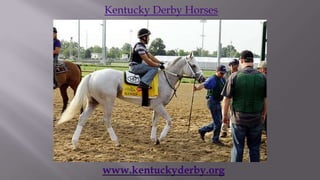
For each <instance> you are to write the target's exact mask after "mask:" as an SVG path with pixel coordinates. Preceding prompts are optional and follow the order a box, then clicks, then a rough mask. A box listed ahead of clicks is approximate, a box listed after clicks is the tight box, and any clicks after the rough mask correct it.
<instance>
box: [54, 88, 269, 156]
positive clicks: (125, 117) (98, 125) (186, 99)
mask: <svg viewBox="0 0 320 180" xmlns="http://www.w3.org/2000/svg"><path fill="white" fill-rule="evenodd" d="M68 94H69V96H71V97H70V99H72V96H73V93H72V91H71V90H70V88H69V90H68ZM191 97H192V84H181V86H180V87H179V89H178V91H177V98H175V97H174V98H173V99H172V101H171V102H170V103H169V105H168V106H167V108H166V109H167V111H168V113H169V114H170V116H171V117H172V126H171V129H170V131H169V133H168V135H167V137H166V138H165V139H164V140H163V141H162V142H161V144H160V145H154V144H153V143H152V142H151V140H150V133H151V116H152V111H150V110H148V109H145V108H142V107H140V106H137V105H133V104H130V103H127V102H124V101H121V100H118V99H117V100H116V103H115V106H114V109H113V116H112V125H113V128H114V130H115V133H116V135H117V136H118V138H119V141H120V143H121V146H120V147H115V146H114V144H113V142H112V141H111V139H110V137H109V134H108V133H107V131H106V128H105V126H104V123H103V121H102V111H101V109H100V108H97V109H96V110H95V111H94V113H93V115H92V116H91V117H90V118H89V120H88V122H87V124H86V125H85V127H84V128H83V131H82V133H81V136H80V140H79V145H78V149H77V150H73V149H72V145H71V138H72V135H73V133H74V130H75V128H76V124H77V119H78V116H76V117H74V119H73V120H71V121H69V122H66V123H64V124H62V125H61V126H59V127H55V123H56V121H57V119H58V118H59V116H60V111H61V108H62V99H61V96H60V92H59V90H55V91H54V115H53V118H54V127H53V160H54V161H60V162H69V161H84V162H229V161H230V150H231V147H232V141H231V137H230V133H229V134H228V137H227V138H220V139H221V141H222V142H223V143H224V144H225V146H217V145H213V144H211V137H212V133H207V134H206V142H202V140H201V139H200V137H199V134H198V129H199V128H200V127H201V126H204V125H207V124H208V123H209V122H210V121H211V117H210V113H209V111H208V109H207V108H206V102H205V99H204V97H205V90H202V91H198V92H196V93H195V97H194V104H193V111H192V119H191V126H190V132H189V133H188V132H187V128H188V119H189V110H190V104H191ZM164 124H165V120H164V119H162V118H160V120H159V123H158V131H157V134H158V135H157V137H158V136H159V134H160V132H161V131H162V128H163V127H164ZM262 139H263V144H262V147H261V159H262V161H266V160H267V152H266V151H267V150H266V146H267V145H266V143H267V140H266V137H265V135H263V137H262ZM244 161H245V162H246V161H248V151H247V149H245V154H244Z"/></svg>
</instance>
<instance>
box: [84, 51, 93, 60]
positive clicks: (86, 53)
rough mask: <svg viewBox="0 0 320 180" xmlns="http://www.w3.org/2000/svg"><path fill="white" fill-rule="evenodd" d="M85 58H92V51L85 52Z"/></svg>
mask: <svg viewBox="0 0 320 180" xmlns="http://www.w3.org/2000/svg"><path fill="white" fill-rule="evenodd" d="M84 58H85V59H88V58H91V51H90V49H87V50H86V51H85V54H84Z"/></svg>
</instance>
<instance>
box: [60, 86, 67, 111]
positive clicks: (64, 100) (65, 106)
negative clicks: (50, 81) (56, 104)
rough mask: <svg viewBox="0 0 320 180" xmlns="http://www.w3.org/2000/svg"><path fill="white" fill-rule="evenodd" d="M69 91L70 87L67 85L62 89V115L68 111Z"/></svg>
mask: <svg viewBox="0 0 320 180" xmlns="http://www.w3.org/2000/svg"><path fill="white" fill-rule="evenodd" d="M67 89H68V85H66V84H64V85H62V86H61V87H60V94H61V97H62V101H63V106H62V111H61V113H63V111H64V110H66V108H67V105H68V101H69V98H68V93H67Z"/></svg>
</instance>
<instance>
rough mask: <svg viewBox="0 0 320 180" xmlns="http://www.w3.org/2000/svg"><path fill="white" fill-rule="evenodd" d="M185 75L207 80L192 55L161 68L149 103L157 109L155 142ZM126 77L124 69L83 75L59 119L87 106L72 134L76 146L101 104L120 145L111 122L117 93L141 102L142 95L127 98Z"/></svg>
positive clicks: (111, 135)
mask: <svg viewBox="0 0 320 180" xmlns="http://www.w3.org/2000/svg"><path fill="white" fill-rule="evenodd" d="M184 75H186V76H189V77H193V78H195V79H196V80H197V81H198V82H203V81H204V80H205V78H204V76H203V74H202V71H201V69H200V68H199V65H198V63H197V62H196V61H195V59H194V57H193V56H192V55H190V56H186V57H179V58H177V59H175V60H173V61H172V62H169V63H168V64H167V67H166V69H165V70H164V71H160V72H159V95H158V96H157V97H156V98H154V99H150V105H149V107H150V108H152V109H153V118H152V130H151V140H152V141H153V142H154V143H155V144H159V143H160V141H161V140H162V139H163V138H164V137H165V136H166V135H167V133H168V131H169V129H170V125H171V118H170V116H169V114H168V113H167V111H166V109H165V105H167V104H168V103H169V101H170V99H171V97H172V96H173V93H174V91H175V85H176V83H177V82H178V81H179V80H181V78H182V77H183V76H184ZM123 77H124V75H123V72H122V71H118V70H113V69H103V70H98V71H95V72H92V73H91V74H88V75H87V76H85V77H84V78H83V79H82V81H81V83H80V84H79V86H78V89H77V92H76V94H75V97H74V98H73V99H72V101H71V103H70V105H69V107H67V109H66V111H65V112H64V113H63V114H62V115H61V118H60V120H59V121H58V122H57V124H58V125H59V124H61V123H64V122H66V121H68V120H70V119H72V118H73V117H74V116H75V115H76V113H77V112H79V110H80V108H81V107H83V106H86V107H85V109H84V111H83V112H82V114H81V115H80V117H79V121H78V125H77V128H76V130H75V132H74V134H73V137H72V144H73V147H74V148H76V147H77V143H78V140H79V137H80V134H81V131H82V128H83V126H84V125H85V123H86V122H87V119H88V118H89V116H90V114H91V113H92V112H93V110H94V109H95V108H96V107H97V105H98V104H100V105H102V107H103V114H104V115H103V120H104V122H105V125H106V129H107V131H108V133H109V135H110V138H111V140H112V141H113V142H114V143H115V145H116V146H119V145H120V144H119V141H118V137H117V136H116V134H115V132H114V130H113V128H112V126H111V113H112V108H113V104H114V101H115V99H116V97H118V98H120V99H122V100H124V101H127V102H131V103H134V104H138V105H141V98H126V97H123V96H122V83H123ZM159 115H160V116H162V117H163V118H164V119H165V120H166V125H165V127H164V128H163V130H162V132H161V134H160V137H159V138H158V139H157V137H156V134H157V133H156V131H157V121H158V118H159Z"/></svg>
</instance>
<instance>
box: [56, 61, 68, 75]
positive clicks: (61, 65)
mask: <svg viewBox="0 0 320 180" xmlns="http://www.w3.org/2000/svg"><path fill="white" fill-rule="evenodd" d="M67 71H68V67H67V66H66V64H65V63H64V62H63V61H58V63H57V64H56V73H57V74H60V73H64V72H67Z"/></svg>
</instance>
